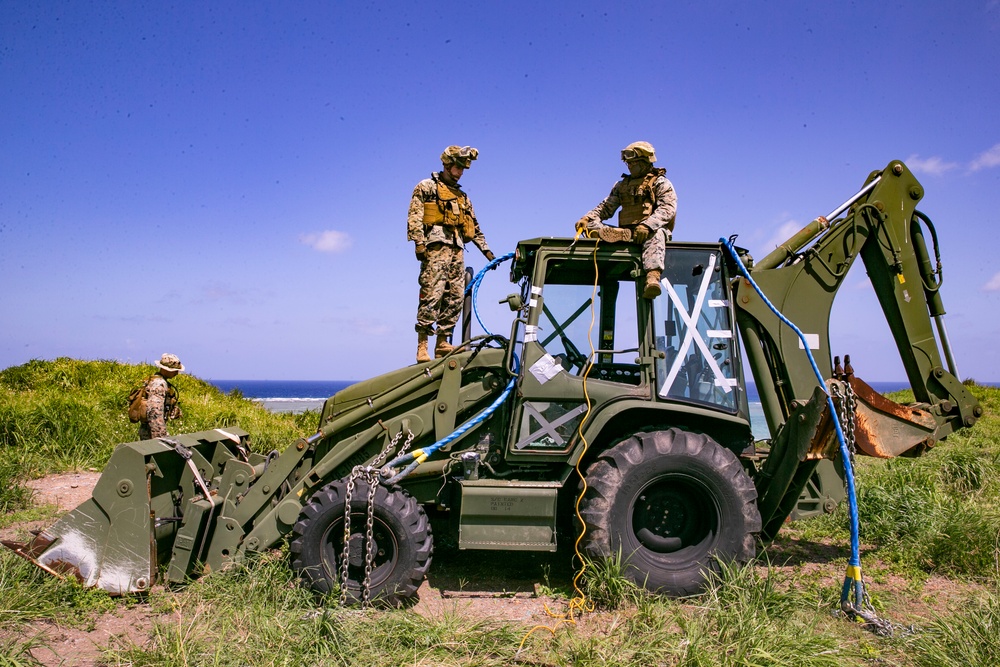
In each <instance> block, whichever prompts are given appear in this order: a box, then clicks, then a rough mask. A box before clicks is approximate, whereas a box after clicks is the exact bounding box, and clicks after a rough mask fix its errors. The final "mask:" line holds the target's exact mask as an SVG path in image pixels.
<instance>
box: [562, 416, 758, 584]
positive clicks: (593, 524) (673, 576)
mask: <svg viewBox="0 0 1000 667" xmlns="http://www.w3.org/2000/svg"><path fill="white" fill-rule="evenodd" d="M586 480H587V485H588V488H587V493H586V495H585V496H584V499H583V502H582V503H581V507H580V514H581V515H582V517H583V519H584V521H585V523H586V533H585V535H584V538H583V542H582V545H583V550H584V553H586V554H587V555H588V556H591V557H595V558H610V557H612V556H617V555H619V554H620V555H621V558H622V562H623V566H624V573H625V576H626V577H628V578H629V579H631V580H632V581H633V582H635V583H636V584H638V585H640V586H643V587H644V588H646V589H648V590H650V591H653V592H658V593H665V594H667V595H673V596H684V595H693V594H695V593H698V592H700V591H701V590H702V589H703V588H704V584H705V581H706V576H707V575H706V573H707V572H709V571H717V570H718V563H717V561H716V558H718V559H720V560H725V561H736V562H746V561H748V560H750V559H751V558H753V556H754V554H755V552H756V534H757V533H758V532H760V528H761V521H760V513H759V511H758V510H757V490H756V488H754V485H753V482H751V481H750V478H749V476H747V473H746V471H745V470H744V469H743V466H742V465H741V464H740V462H739V460H738V459H737V458H736V456H735V455H734V454H733V453H732V452H731V451H729V450H728V449H725V448H724V447H722V446H721V445H719V444H718V443H716V442H715V441H714V440H712V439H711V438H709V437H708V436H707V435H704V434H700V433H689V432H687V431H681V430H679V429H667V430H665V431H655V432H651V433H639V434H636V435H634V436H632V437H630V438H628V439H627V440H623V441H621V442H619V443H618V444H616V445H615V446H614V447H612V448H611V449H609V450H608V451H606V452H604V453H603V454H601V455H600V457H599V458H598V459H597V460H596V461H595V462H594V463H593V464H591V466H590V468H588V470H587V473H586Z"/></svg>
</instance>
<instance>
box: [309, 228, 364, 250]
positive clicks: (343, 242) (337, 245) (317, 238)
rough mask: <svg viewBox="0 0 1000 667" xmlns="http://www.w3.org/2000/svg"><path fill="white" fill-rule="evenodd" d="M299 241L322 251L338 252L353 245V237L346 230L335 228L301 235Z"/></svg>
mask: <svg viewBox="0 0 1000 667" xmlns="http://www.w3.org/2000/svg"><path fill="white" fill-rule="evenodd" d="M299 241H300V242H302V243H304V244H306V245H307V246H309V247H310V248H312V249H313V250H319V251H320V252H330V253H336V252H341V251H343V250H347V249H348V248H350V247H351V237H350V236H349V235H348V234H347V233H346V232H338V231H336V230H333V229H328V230H326V231H325V232H313V233H311V234H302V235H301V236H299Z"/></svg>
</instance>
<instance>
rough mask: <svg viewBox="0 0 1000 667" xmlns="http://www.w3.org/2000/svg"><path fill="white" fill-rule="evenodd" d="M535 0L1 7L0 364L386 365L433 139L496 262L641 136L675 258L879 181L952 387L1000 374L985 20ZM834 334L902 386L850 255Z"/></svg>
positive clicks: (772, 225) (404, 329)
mask: <svg viewBox="0 0 1000 667" xmlns="http://www.w3.org/2000/svg"><path fill="white" fill-rule="evenodd" d="M562 7H563V6H560V5H556V4H555V3H538V2H534V3H527V2H518V1H514V2H503V3H499V2H479V3H433V4H432V3H416V2H406V3H401V2H400V3H393V2H386V3H362V2H351V3H346V2H344V3H328V2H322V3H321V2H299V3H273V4H262V3H256V2H240V3H235V2H233V3H196V2H179V3H173V4H167V3H159V2H148V3H143V2H122V3H93V4H90V3H85V2H68V3H60V2H44V3H27V2H19V1H12V0H0V128H2V129H0V132H2V135H0V136H2V141H0V288H2V289H0V368H5V367H7V366H11V365H16V364H21V363H24V362H26V361H28V360H30V359H33V358H40V359H52V358H55V357H57V356H64V355H66V356H72V357H78V358H84V359H119V360H122V361H131V362H139V361H152V360H155V359H158V358H159V356H160V354H161V353H163V352H167V351H169V352H174V353H176V354H178V355H179V356H180V358H181V359H182V360H183V362H184V363H185V364H186V365H187V367H188V369H189V371H190V372H192V373H194V374H196V375H198V376H200V377H203V378H209V379H302V380H307V379H334V380H335V379H341V380H354V379H362V378H365V377H369V376H371V375H374V374H376V373H380V372H383V371H387V370H390V369H393V368H396V367H399V366H403V365H406V364H409V363H411V362H412V358H413V352H414V347H415V334H414V333H413V316H414V312H415V309H416V296H417V294H416V293H417V287H416V273H417V263H416V261H415V260H414V259H413V251H412V245H411V244H409V243H407V241H406V233H405V218H406V210H407V206H408V203H409V197H410V193H411V191H412V188H413V186H414V184H415V183H416V182H417V181H418V180H420V179H422V178H425V177H427V176H428V175H429V174H430V172H431V171H434V170H436V169H439V168H440V162H439V161H438V156H439V155H440V153H441V151H442V150H443V148H444V147H445V146H447V145H449V144H460V145H472V146H476V147H477V148H478V149H479V151H480V158H479V160H478V161H477V162H475V163H474V165H473V167H472V169H470V170H469V171H468V172H466V174H465V177H464V178H463V180H462V184H463V185H464V186H465V188H466V190H467V191H468V192H469V193H470V195H471V197H472V201H473V203H474V205H475V207H476V212H477V214H478V217H479V219H480V222H481V225H482V227H483V229H484V231H485V233H486V237H487V239H488V240H489V243H490V245H491V246H492V247H493V249H494V250H495V251H496V253H497V254H498V255H499V254H503V253H506V252H509V251H511V250H513V248H514V245H515V243H516V242H517V240H519V239H522V238H532V237H536V236H553V235H566V234H569V233H570V232H571V230H572V225H573V222H574V221H576V220H577V219H578V218H579V217H580V216H581V215H582V214H583V213H585V212H586V211H587V210H589V209H590V208H592V207H593V206H594V205H595V204H596V203H597V202H598V201H600V200H601V199H602V198H603V197H604V196H605V195H606V194H607V192H608V190H609V189H610V188H611V185H612V184H613V183H614V181H615V180H616V178H617V177H618V175H619V174H620V173H621V171H622V168H623V165H622V164H621V162H620V161H619V151H620V149H621V148H622V147H624V146H625V145H626V144H628V143H630V142H632V141H636V140H640V139H641V140H646V141H649V142H651V143H652V144H653V145H654V146H655V147H656V149H657V154H658V157H659V162H658V165H659V166H663V167H666V168H667V171H668V177H669V178H671V180H672V181H673V183H674V186H675V188H676V190H677V193H678V199H679V203H678V216H677V227H676V233H675V239H677V240H684V241H715V240H717V239H718V238H719V237H720V236H729V235H731V234H739V243H740V244H741V245H744V246H746V247H748V248H750V249H751V251H753V252H754V254H755V255H757V256H759V257H760V256H763V255H764V254H766V252H767V251H768V250H770V249H771V248H773V247H774V245H775V243H777V242H779V241H781V240H783V239H784V238H785V237H787V236H788V235H790V233H791V232H793V231H795V230H797V229H798V228H799V227H801V226H802V225H803V224H805V223H806V222H808V221H809V220H811V219H812V218H814V217H816V216H817V215H820V214H826V213H828V212H830V211H831V210H833V209H834V208H835V207H836V206H837V205H838V204H840V203H841V202H842V201H844V200H845V199H846V198H847V197H848V196H850V195H851V194H853V193H854V192H855V191H856V190H857V189H858V188H859V187H860V186H861V185H862V183H863V182H864V180H865V178H866V177H867V175H868V173H869V172H870V171H872V170H874V169H881V168H883V167H884V166H885V165H886V164H887V163H888V162H889V161H890V160H893V159H902V160H904V161H905V162H906V163H907V164H908V165H909V166H910V168H911V169H913V170H914V172H915V173H916V174H917V176H918V178H919V179H920V180H921V182H922V184H923V185H924V188H925V191H926V196H925V198H924V200H923V201H922V202H921V205H920V209H921V210H922V211H923V212H925V213H926V214H928V215H929V216H930V217H931V219H932V220H933V221H934V223H935V225H936V227H937V231H938V235H939V237H940V241H941V246H942V253H943V260H944V276H945V283H944V287H943V288H942V294H943V296H944V303H945V306H946V308H947V310H948V317H947V320H946V321H947V325H948V329H949V333H950V336H951V339H952V345H953V348H954V350H955V354H956V357H957V362H958V367H959V370H960V371H961V373H962V375H963V376H972V377H974V378H976V379H978V380H981V381H997V380H1000V352H998V351H997V347H998V346H997V344H996V341H997V340H1000V315H998V305H1000V263H998V262H997V261H996V259H995V257H996V247H995V246H996V244H995V243H994V241H993V236H994V234H993V233H994V228H995V226H996V224H997V223H996V218H997V214H998V211H1000V121H998V115H997V109H1000V85H998V75H997V72H1000V1H998V0H987V1H980V2H975V1H970V2H961V3H953V4H952V5H951V6H945V4H944V3H939V2H907V3H903V2H899V3H894V2H860V1H859V2H853V3H847V2H836V3H833V2H831V3H804V2H770V3H766V4H765V3H756V4H751V3H728V2H722V3H706V2H690V3H668V2H663V3H595V2H575V3H572V5H565V7H570V8H562ZM469 248H470V249H471V250H470V252H468V253H467V260H468V261H469V263H471V264H472V265H473V266H475V267H476V268H479V267H481V266H482V265H483V263H484V260H483V258H482V256H481V255H480V254H479V253H478V251H476V250H475V249H474V248H472V246H469ZM511 291H513V287H512V286H511V285H510V284H509V283H508V282H507V272H506V270H501V271H497V272H496V273H494V274H490V276H489V278H488V282H487V284H486V285H485V286H484V288H483V289H482V291H481V293H480V294H481V301H480V303H481V312H482V314H483V317H484V320H485V321H486V323H487V325H488V326H489V327H490V328H491V329H492V330H494V331H495V332H498V333H506V332H507V331H508V330H509V318H510V314H509V311H507V310H506V307H505V306H499V305H497V303H496V302H497V300H498V299H499V298H501V297H503V296H504V295H506V294H507V293H509V292H511ZM831 335H832V336H833V343H834V349H835V352H847V353H850V354H851V355H852V359H853V360H854V366H855V368H856V369H857V371H858V374H859V375H860V376H862V377H864V378H866V379H869V380H898V379H902V378H904V374H903V371H902V367H901V365H900V364H899V362H898V359H897V355H896V353H895V351H894V348H893V347H892V344H891V342H890V341H889V338H888V328H887V327H886V326H885V324H884V321H883V319H882V316H881V314H880V313H879V311H878V309H877V307H876V306H875V300H874V296H873V293H872V291H871V289H870V287H867V280H866V278H865V275H864V271H863V268H861V267H860V265H859V267H858V268H856V269H855V271H854V272H853V273H852V274H851V275H850V276H849V277H848V280H847V284H845V286H844V288H843V289H842V290H841V293H840V296H839V297H838V303H837V305H836V306H835V309H834V322H833V324H832V326H831Z"/></svg>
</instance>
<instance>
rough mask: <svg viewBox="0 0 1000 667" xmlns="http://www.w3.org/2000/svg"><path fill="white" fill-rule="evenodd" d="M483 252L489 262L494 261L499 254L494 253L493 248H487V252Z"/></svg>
mask: <svg viewBox="0 0 1000 667" xmlns="http://www.w3.org/2000/svg"><path fill="white" fill-rule="evenodd" d="M483 254H484V255H486V261H487V262H492V261H493V260H494V259H496V258H497V256H496V255H494V254H493V251H492V250H487V251H486V252H485V253H483Z"/></svg>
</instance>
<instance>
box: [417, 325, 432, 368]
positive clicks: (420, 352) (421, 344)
mask: <svg viewBox="0 0 1000 667" xmlns="http://www.w3.org/2000/svg"><path fill="white" fill-rule="evenodd" d="M430 360H431V355H430V353H429V352H427V334H425V333H418V334H417V363H418V364H419V363H423V362H425V361H430Z"/></svg>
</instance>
